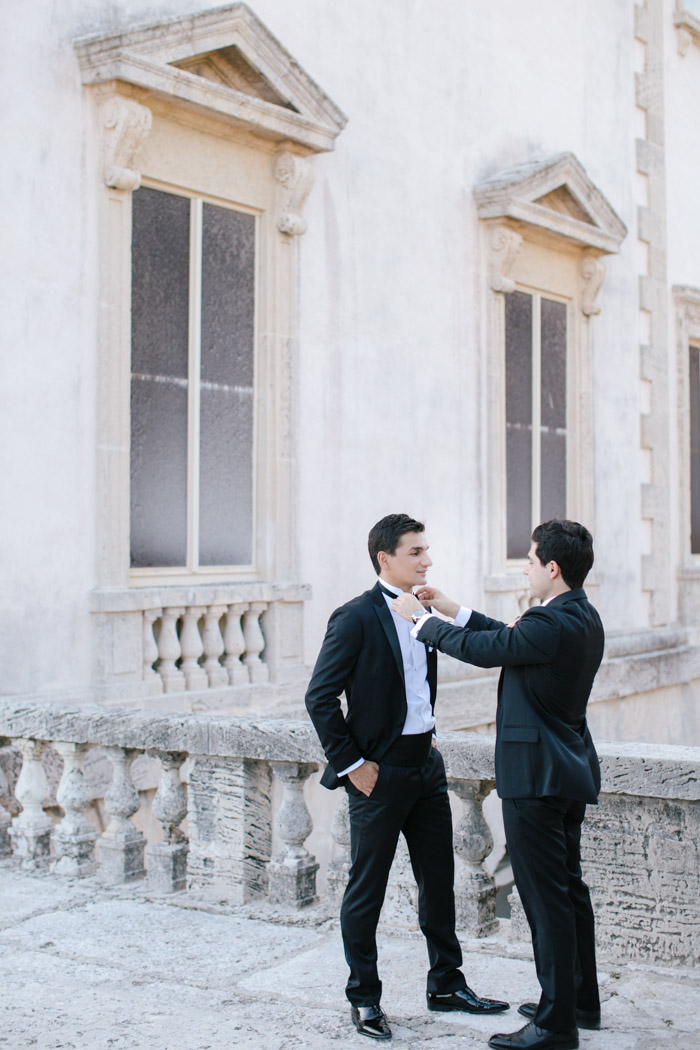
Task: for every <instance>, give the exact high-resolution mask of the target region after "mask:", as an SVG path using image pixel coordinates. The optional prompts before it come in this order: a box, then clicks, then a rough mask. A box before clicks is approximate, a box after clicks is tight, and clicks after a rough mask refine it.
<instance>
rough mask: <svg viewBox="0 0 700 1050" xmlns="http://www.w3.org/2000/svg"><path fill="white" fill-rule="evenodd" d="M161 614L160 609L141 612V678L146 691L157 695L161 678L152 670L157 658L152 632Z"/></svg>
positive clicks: (160, 687) (161, 683)
mask: <svg viewBox="0 0 700 1050" xmlns="http://www.w3.org/2000/svg"><path fill="white" fill-rule="evenodd" d="M160 616H161V610H160V609H146V610H145V612H144V614H143V624H142V628H143V680H144V682H145V683H146V685H147V687H148V692H149V693H151V694H153V695H157V694H158V693H162V692H163V680H162V678H161V677H160V675H159V674H158V672H157V671H155V670H154V668H153V665H154V663H155V662H156V660H157V659H158V646H157V645H156V639H155V636H154V634H153V625H154V623H155V622H156V620H158V619H159V618H160Z"/></svg>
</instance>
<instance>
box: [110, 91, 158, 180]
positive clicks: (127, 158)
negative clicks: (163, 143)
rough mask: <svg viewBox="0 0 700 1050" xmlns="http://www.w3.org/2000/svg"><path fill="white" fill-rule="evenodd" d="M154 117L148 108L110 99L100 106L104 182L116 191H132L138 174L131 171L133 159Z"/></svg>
mask: <svg viewBox="0 0 700 1050" xmlns="http://www.w3.org/2000/svg"><path fill="white" fill-rule="evenodd" d="M152 121H153V117H152V114H151V111H150V109H148V107H147V106H142V105H141V104H140V103H139V102H134V101H132V100H131V99H128V98H121V96H119V95H113V96H112V97H111V98H108V99H107V101H106V102H105V103H104V105H103V106H102V124H103V157H104V179H105V182H106V183H107V185H108V186H112V187H113V188H114V189H117V190H135V189H138V187H139V186H140V185H141V173H140V172H138V171H134V170H133V164H134V158H135V157H136V154H137V152H138V150H139V148H140V147H141V146H142V145H143V143H144V141H145V139H146V136H147V135H148V133H149V131H150V130H151V123H152Z"/></svg>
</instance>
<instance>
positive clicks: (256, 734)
mask: <svg viewBox="0 0 700 1050" xmlns="http://www.w3.org/2000/svg"><path fill="white" fill-rule="evenodd" d="M0 734H1V735H2V736H3V737H7V738H14V739H18V738H30V739H34V738H36V739H40V740H49V741H54V740H61V741H69V742H75V743H92V744H96V745H100V746H110V745H112V746H114V745H116V746H119V747H128V748H137V749H139V750H146V749H154V750H160V751H187V752H188V753H189V754H191V755H206V756H212V757H220V758H249V759H254V760H261V761H265V760H269V759H274V760H276V761H282V762H308V761H311V762H320V763H323V762H324V761H325V758H324V755H323V751H322V750H321V746H320V744H319V742H318V738H317V736H316V733H315V730H314V728H313V726H312V725H311V723H310V722H303V721H298V720H295V719H288V718H271V719H264V718H260V719H256V718H233V717H225V716H216V715H186V714H185V715H169V714H155V715H154V714H152V713H147V712H142V711H124V710H123V709H116V708H115V709H112V710H105V709H104V708H101V707H96V706H93V705H90V706H87V705H85V706H81V707H72V708H58V707H56V706H54V705H41V704H25V705H21V706H17V705H13V704H9V703H8V702H7V701H0ZM494 740H495V738H494V737H493V736H492V735H491V734H487V733H470V732H450V731H446V732H444V733H441V734H440V749H441V751H442V753H443V755H444V757H445V763H446V766H447V773H448V776H451V777H454V778H456V779H464V780H493V778H494V767H493V747H494ZM598 753H599V755H600V760H601V773H602V777H603V786H602V791H603V793H604V794H617V795H638V796H644V797H654V798H664V799H678V800H686V801H697V800H698V799H700V748H697V747H679V746H675V745H671V744H667V745H657V744H634V743H622V742H619V741H615V742H605V743H602V744H600V745H599V746H598Z"/></svg>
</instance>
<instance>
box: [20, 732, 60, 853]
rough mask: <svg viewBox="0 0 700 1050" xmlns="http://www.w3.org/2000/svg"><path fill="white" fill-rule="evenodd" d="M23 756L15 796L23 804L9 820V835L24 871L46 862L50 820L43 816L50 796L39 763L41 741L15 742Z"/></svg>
mask: <svg viewBox="0 0 700 1050" xmlns="http://www.w3.org/2000/svg"><path fill="white" fill-rule="evenodd" d="M15 746H16V747H17V748H18V749H19V751H20V752H21V754H22V759H23V761H22V770H21V772H20V775H19V777H18V778H17V786H16V787H15V795H16V796H17V798H18V800H19V801H20V802H21V804H22V812H21V813H20V814H19V816H18V817H15V818H14V820H13V821H12V827H11V828H10V835H11V836H12V847H13V852H14V854H15V857H17V859H18V860H19V861H20V863H21V865H22V867H23V868H26V869H27V870H32V869H34V868H44V867H46V865H47V864H48V862H49V854H50V849H51V829H52V828H53V821H52V820H51V817H49V816H47V814H46V813H44V802H45V801H46V799H47V797H48V794H49V782H48V780H47V779H46V773H45V771H44V766H43V764H42V761H41V759H42V757H43V754H44V751H45V750H46V748H47V746H48V745H47V743H46V741H44V740H29V739H23V740H16V741H15Z"/></svg>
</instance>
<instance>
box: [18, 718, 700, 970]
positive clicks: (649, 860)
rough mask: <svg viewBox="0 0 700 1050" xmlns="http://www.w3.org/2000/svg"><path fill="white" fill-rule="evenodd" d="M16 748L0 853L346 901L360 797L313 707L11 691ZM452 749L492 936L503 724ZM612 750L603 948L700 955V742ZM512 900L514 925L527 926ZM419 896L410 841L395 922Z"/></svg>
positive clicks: (230, 890)
mask: <svg viewBox="0 0 700 1050" xmlns="http://www.w3.org/2000/svg"><path fill="white" fill-rule="evenodd" d="M0 745H2V748H1V749H0V804H1V806H2V808H0V853H4V854H5V855H10V856H11V857H13V858H14V861H15V862H16V863H17V864H19V865H21V866H22V867H24V868H28V869H31V868H45V869H48V870H49V871H51V872H53V873H55V875H56V877H60V876H61V875H63V874H67V875H72V876H89V875H92V874H93V873H96V874H97V876H98V877H99V878H100V879H102V880H103V881H105V882H107V883H110V884H124V883H134V884H139V883H142V882H143V880H146V882H145V885H147V887H148V888H149V889H150V890H151V891H154V892H159V893H161V892H176V891H181V892H182V891H184V892H191V893H195V894H197V895H198V896H204V897H206V896H211V897H213V899H215V900H217V901H220V900H227V901H229V902H231V903H235V904H241V903H245V902H248V901H256V900H257V901H260V902H261V906H268V904H269V906H270V907H273V908H275V909H278V910H279V909H280V908H281V909H283V910H284V909H285V908H288V909H301V908H310V907H311V908H314V907H321V908H324V909H327V910H329V911H330V912H331V913H337V908H338V903H339V900H340V898H341V896H342V892H343V889H344V886H345V883H346V880H347V873H348V869H349V827H348V817H347V798H346V796H345V793H344V792H342V791H338V792H336V793H335V798H334V799H333V797H332V796H329V795H328V793H326V792H325V791H324V789H323V788H320V787H319V786H318V785H317V783H316V777H314V776H313V775H314V774H315V772H316V771H317V770H318V769H319V768H320V766H321V765H322V763H323V755H322V752H321V750H320V747H319V744H318V741H317V739H316V735H315V733H314V731H313V728H312V727H311V725H309V724H308V723H306V722H301V721H292V720H285V719H257V720H256V719H251V718H230V717H223V716H212V715H192V714H172V713H167V714H165V713H163V714H157V715H154V714H153V713H146V712H134V711H130V710H122V709H117V708H115V709H111V710H105V709H104V708H102V707H99V706H90V707H89V706H86V705H81V706H79V707H73V708H65V707H57V706H49V705H41V704H26V705H23V706H18V705H17V704H15V703H13V702H11V701H0ZM440 747H441V750H442V753H443V755H444V757H445V762H446V767H447V772H448V778H449V786H450V790H451V792H452V794H453V801H454V803H455V806H454V808H455V814H456V818H457V819H456V827H455V855H456V874H455V889H456V903H457V914H458V926H459V928H460V929H462V930H464V931H466V932H467V933H468V934H471V935H472V936H473V935H477V936H482V937H485V936H488V935H489V934H491V933H492V932H493V931H494V930H495V929H496V928H497V926H498V920H497V919H496V916H495V897H496V887H495V884H494V880H493V878H492V877H491V875H489V874H488V871H487V870H486V868H485V866H484V863H483V862H484V859H485V858H486V857H487V856H488V855H489V853H490V852H491V849H492V837H491V831H490V829H489V826H488V824H487V822H486V820H485V819H484V810H483V803H484V800H485V799H486V798H487V796H488V795H489V793H490V792H491V791H492V789H493V784H494V779H493V777H494V772H493V738H492V737H490V736H488V735H485V734H473V733H444V734H441V736H440ZM96 752H99V753H100V755H102V756H104V757H103V758H102V761H108V762H109V763H110V765H111V769H112V775H111V782H110V783H109V785H108V787H107V788H106V790H104V791H103V797H102V801H101V803H100V805H101V807H102V809H103V811H104V829H103V830H102V829H98V828H97V827H96V825H95V823H94V822H93V821H91V820H89V819H88V818H87V816H86V813H87V812H89V811H90V807H89V803H90V802H91V801H92V800H93V799H94V795H93V793H92V791H91V788H90V783H89V779H90V778H89V776H88V765H89V763H88V761H87V759H88V756H90V755H91V754H92V753H96ZM599 754H600V759H601V770H602V777H603V792H602V795H601V800H600V805H599V806H597V807H590V808H589V813H588V819H587V822H586V826H585V835H584V844H583V853H584V864H585V871H586V877H587V880H588V882H589V884H590V886H591V890H592V894H593V899H594V907H595V910H596V915H597V922H598V941H599V944H600V946H601V949H602V951H603V952H604V953H607V955H608V956H613V957H623V958H627V959H629V958H630V957H632V958H638V959H648V960H654V961H657V962H659V961H660V962H664V963H673V962H679V963H689V962H692V960H693V959H694V958H695V957H696V956H697V953H698V948H700V932H699V931H700V808H699V806H700V749H697V748H682V747H671V746H665V747H655V746H652V745H642V744H638V745H632V744H605V745H601V746H600V748H599ZM52 756H53V757H52ZM143 756H148V760H149V761H150V762H151V763H152V764H153V768H154V769H157V770H158V778H157V781H158V786H157V791H156V793H155V797H154V798H153V799H152V807H151V812H152V815H153V817H154V818H155V820H156V821H157V822H158V823H159V825H160V829H161V834H160V835H159V836H154V835H148V836H146V835H144V833H143V831H142V830H139V827H137V824H139V826H140V827H145V826H146V825H145V823H144V821H143V820H139V814H140V813H141V815H142V814H143V810H144V805H145V800H144V798H143V797H142V796H141V797H140V796H139V792H137V790H136V788H135V786H134V783H133V776H132V767H133V766H134V763H135V762H136V760H137V759H141V760H143ZM20 757H21V768H20V771H19V775H18V776H17V775H16V771H17V768H18V765H19V761H20ZM10 758H11V759H12V760H11V761H10V760H9V759H10ZM8 774H9V775H8ZM312 778H313V779H312ZM13 790H14V795H13V794H12V791H13ZM329 799H331V800H332V804H333V805H334V806H335V810H334V815H330V809H329ZM275 800H276V801H275ZM18 803H19V805H18ZM19 806H21V810H20V811H19V812H18V809H19ZM13 813H14V814H16V815H14V816H12V814H13ZM59 813H61V814H62V815H61V816H58V814H59ZM314 813H315V814H317V815H316V818H315V820H314V817H313V814H314ZM324 814H325V816H324ZM135 818H136V822H135ZM323 820H325V821H326V826H325V827H324V828H319V827H318V826H317V825H318V822H319V821H323ZM312 831H314V832H319V831H323V832H324V833H325V834H326V836H328V833H329V832H330V837H331V839H332V844H333V847H332V850H331V851H330V856H329V857H328V858H326V859H325V860H324V868H325V876H326V883H327V893H326V895H325V898H324V899H322V900H321V901H319V893H318V888H317V874H318V870H319V861H318V860H317V858H316V857H314V856H313V855H312V853H310V852H309V849H308V848H307V847H308V842H309V838H310V836H311V833H312ZM100 832H101V833H100ZM512 899H513V905H514V908H515V909H516V911H515V914H514V918H513V921H512V922H511V923H510V928H511V931H512V933H514V934H515V935H516V936H522V934H523V931H524V929H525V927H524V925H523V922H522V916H521V915H519V914H518V911H517V909H518V902H517V894H514V895H512ZM414 900H415V887H414V884H413V878H412V876H411V873H410V868H408V866H407V865H406V863H405V857H403V855H401V854H399V855H398V856H397V860H396V863H395V865H394V870H393V871H392V877H391V881H390V887H389V893H388V897H387V904H386V907H385V912H384V921H385V922H387V923H389V924H395V923H400V924H401V923H404V924H405V923H406V922H407V921H408V920H407V914H410V913H412V912H413V904H412V902H413V901H414ZM263 902H268V904H263ZM413 922H415V914H414V913H413Z"/></svg>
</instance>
